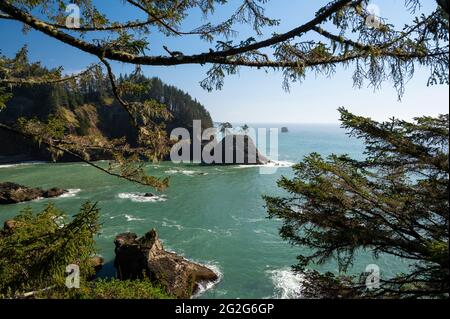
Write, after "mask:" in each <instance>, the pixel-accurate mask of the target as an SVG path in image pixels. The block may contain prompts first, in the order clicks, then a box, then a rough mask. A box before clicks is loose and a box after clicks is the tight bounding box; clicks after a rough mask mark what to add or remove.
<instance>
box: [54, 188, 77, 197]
mask: <svg viewBox="0 0 450 319" xmlns="http://www.w3.org/2000/svg"><path fill="white" fill-rule="evenodd" d="M79 192H81V189H79V188H73V189H68V190H67V193H64V194H62V195H61V196H59V198H73V197H75V196H77V194H78V193H79Z"/></svg>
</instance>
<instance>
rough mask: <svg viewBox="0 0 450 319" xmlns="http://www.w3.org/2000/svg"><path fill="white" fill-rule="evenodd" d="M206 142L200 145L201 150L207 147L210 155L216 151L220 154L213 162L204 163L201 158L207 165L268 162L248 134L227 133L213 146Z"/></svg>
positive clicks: (263, 163)
mask: <svg viewBox="0 0 450 319" xmlns="http://www.w3.org/2000/svg"><path fill="white" fill-rule="evenodd" d="M207 143H208V142H206V143H204V144H203V145H202V150H205V147H209V149H207V151H208V152H209V153H210V154H211V156H212V157H214V155H215V154H216V152H220V156H219V155H218V156H216V157H217V159H215V160H214V161H213V163H206V162H205V159H204V158H203V164H209V165H265V164H267V163H269V162H270V160H269V159H267V158H266V157H265V156H263V155H262V154H261V153H260V152H259V150H258V149H257V147H256V145H255V142H254V141H253V139H252V138H251V137H250V136H248V135H237V134H233V135H228V136H226V137H224V138H223V139H222V141H220V142H219V143H217V144H216V145H215V146H214V147H211V145H209V146H208V144H207Z"/></svg>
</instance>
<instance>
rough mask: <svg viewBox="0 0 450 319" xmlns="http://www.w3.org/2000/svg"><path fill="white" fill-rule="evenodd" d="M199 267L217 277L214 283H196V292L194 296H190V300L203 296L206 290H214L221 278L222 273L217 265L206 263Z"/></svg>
mask: <svg viewBox="0 0 450 319" xmlns="http://www.w3.org/2000/svg"><path fill="white" fill-rule="evenodd" d="M198 264H200V263H198ZM200 265H202V266H205V267H207V268H209V269H211V270H212V271H213V272H214V273H215V274H216V275H217V280H216V281H208V282H199V283H198V291H197V293H196V294H195V295H194V296H192V298H197V297H199V296H200V295H202V294H204V293H205V292H206V291H207V290H210V289H212V288H214V287H215V286H216V285H217V284H218V283H219V282H220V281H221V280H222V278H223V273H222V271H221V270H220V268H219V266H218V265H216V264H212V263H206V264H200Z"/></svg>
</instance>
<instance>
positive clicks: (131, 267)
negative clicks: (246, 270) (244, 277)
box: [114, 229, 218, 299]
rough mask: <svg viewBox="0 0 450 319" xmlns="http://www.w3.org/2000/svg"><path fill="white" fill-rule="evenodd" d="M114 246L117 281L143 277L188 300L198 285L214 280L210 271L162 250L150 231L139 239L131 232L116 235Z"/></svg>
mask: <svg viewBox="0 0 450 319" xmlns="http://www.w3.org/2000/svg"><path fill="white" fill-rule="evenodd" d="M114 243H115V245H116V250H115V251H116V258H115V261H114V266H115V267H116V269H117V273H118V277H119V279H122V280H126V279H136V278H143V277H144V276H147V277H148V278H150V280H152V281H153V282H155V283H156V284H158V285H161V286H162V287H164V288H165V289H166V291H167V292H168V293H169V294H171V295H173V296H175V297H177V298H180V299H186V298H190V297H191V296H192V295H193V294H195V293H196V292H197V291H198V290H199V288H200V284H201V283H207V282H215V281H217V280H218V276H217V274H216V273H215V272H214V271H212V270H211V269H209V268H207V267H205V266H202V265H199V264H197V263H194V262H191V261H189V260H187V259H185V258H183V257H181V256H178V255H177V254H175V253H172V252H168V251H165V250H164V247H163V245H162V243H161V241H160V240H159V238H158V233H157V232H156V230H154V229H152V230H151V231H150V232H148V233H147V234H145V235H144V236H143V237H142V238H137V236H136V234H132V233H125V234H121V235H118V236H117V237H116V240H115V242H114Z"/></svg>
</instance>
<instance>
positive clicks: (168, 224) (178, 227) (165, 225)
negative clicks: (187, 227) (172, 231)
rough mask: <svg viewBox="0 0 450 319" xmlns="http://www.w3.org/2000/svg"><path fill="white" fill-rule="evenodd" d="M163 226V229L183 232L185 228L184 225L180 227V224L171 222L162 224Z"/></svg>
mask: <svg viewBox="0 0 450 319" xmlns="http://www.w3.org/2000/svg"><path fill="white" fill-rule="evenodd" d="M161 225H162V226H163V227H168V228H176V229H178V230H183V228H184V227H183V226H182V225H179V224H176V223H170V222H166V221H163V222H161Z"/></svg>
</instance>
